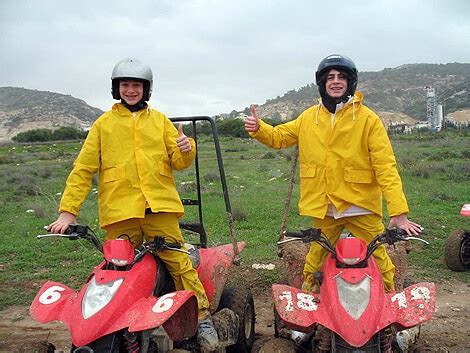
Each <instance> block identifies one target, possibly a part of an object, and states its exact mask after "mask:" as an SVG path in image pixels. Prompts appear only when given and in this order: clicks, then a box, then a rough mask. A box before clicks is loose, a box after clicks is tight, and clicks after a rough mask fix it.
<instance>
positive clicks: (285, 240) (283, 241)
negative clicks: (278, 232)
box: [277, 238, 302, 245]
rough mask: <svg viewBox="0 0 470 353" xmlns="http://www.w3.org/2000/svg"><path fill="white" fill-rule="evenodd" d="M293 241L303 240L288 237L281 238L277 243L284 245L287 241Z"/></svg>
mask: <svg viewBox="0 0 470 353" xmlns="http://www.w3.org/2000/svg"><path fill="white" fill-rule="evenodd" d="M291 241H302V239H301V238H287V239H284V240H279V241H278V242H277V245H282V244H285V243H289V242H291Z"/></svg>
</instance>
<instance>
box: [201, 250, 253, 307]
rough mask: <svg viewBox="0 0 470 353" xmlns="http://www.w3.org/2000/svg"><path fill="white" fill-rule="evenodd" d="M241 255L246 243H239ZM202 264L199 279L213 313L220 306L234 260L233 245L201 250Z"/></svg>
mask: <svg viewBox="0 0 470 353" xmlns="http://www.w3.org/2000/svg"><path fill="white" fill-rule="evenodd" d="M237 246H238V252H239V253H240V252H241V251H242V250H243V249H244V248H245V246H246V242H244V241H242V242H238V243H237ZM199 254H200V263H199V266H198V268H197V272H198V274H199V279H200V280H201V282H202V285H203V286H204V289H205V290H206V295H207V298H208V299H209V302H210V303H211V306H210V309H211V312H214V311H215V310H216V309H217V307H218V306H219V301H220V296H221V295H222V291H223V288H224V286H225V282H226V280H227V276H228V273H229V270H230V268H231V267H232V261H233V258H234V252H233V245H232V244H226V245H220V246H216V247H213V248H206V249H199Z"/></svg>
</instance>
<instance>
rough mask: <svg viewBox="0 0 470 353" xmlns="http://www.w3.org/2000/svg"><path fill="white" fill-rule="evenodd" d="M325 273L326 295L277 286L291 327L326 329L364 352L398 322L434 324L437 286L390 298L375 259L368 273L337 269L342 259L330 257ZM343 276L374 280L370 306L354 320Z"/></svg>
mask: <svg viewBox="0 0 470 353" xmlns="http://www.w3.org/2000/svg"><path fill="white" fill-rule="evenodd" d="M351 239H352V238H351ZM357 240H359V239H357ZM357 249H359V250H360V247H357ZM348 256H349V255H348ZM358 256H359V254H358ZM323 271H324V272H323V284H322V286H321V288H320V294H311V293H306V292H303V291H301V290H299V289H297V288H294V287H290V286H286V285H278V284H276V285H273V300H274V304H275V307H276V311H277V312H278V313H279V315H280V317H281V319H282V321H283V322H284V323H285V324H286V325H287V326H288V327H290V328H292V329H294V330H298V331H301V332H306V333H310V332H312V331H313V329H314V327H315V325H316V324H320V325H323V326H325V327H327V328H329V329H330V330H332V331H334V332H335V333H337V334H339V335H340V336H341V337H342V338H343V339H344V340H346V341H347V342H348V343H349V344H350V345H351V346H354V347H361V346H363V345H364V344H365V343H367V342H368V341H369V340H370V339H371V338H372V337H373V335H374V334H376V333H377V332H379V331H380V330H382V329H384V328H385V327H387V326H389V325H391V324H393V323H397V324H399V325H401V326H402V327H411V326H415V325H417V324H419V323H422V322H425V321H428V320H430V319H431V318H432V316H433V314H434V311H435V286H434V284H433V283H419V284H415V285H413V286H410V287H407V288H406V289H405V290H404V291H403V292H400V293H385V291H384V287H383V282H382V276H381V273H380V271H379V269H378V267H377V265H376V263H375V260H373V258H372V257H371V258H369V259H368V266H367V267H365V268H337V267H336V260H334V259H333V258H332V256H331V254H330V255H329V256H328V257H327V260H326V262H325V264H324V267H323ZM337 277H339V278H340V279H341V280H343V281H344V282H347V283H349V284H358V283H359V282H361V281H362V280H363V279H367V278H368V279H370V280H368V281H366V282H368V283H370V296H369V298H363V302H364V303H366V306H365V309H364V311H363V312H362V314H361V315H360V316H359V317H356V318H353V317H352V316H351V315H350V314H349V313H348V312H347V311H346V309H345V308H344V307H343V305H342V304H341V301H340V298H339V294H338V287H337ZM351 300H354V298H352V299H351ZM353 306H354V303H353Z"/></svg>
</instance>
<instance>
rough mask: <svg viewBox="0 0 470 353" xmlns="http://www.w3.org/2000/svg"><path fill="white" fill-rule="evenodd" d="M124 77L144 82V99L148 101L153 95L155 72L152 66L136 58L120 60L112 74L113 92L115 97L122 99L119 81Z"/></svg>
mask: <svg viewBox="0 0 470 353" xmlns="http://www.w3.org/2000/svg"><path fill="white" fill-rule="evenodd" d="M122 79H129V80H136V81H142V83H143V84H144V95H143V98H142V99H143V100H144V101H148V100H149V99H150V96H151V95H152V86H153V74H152V69H151V68H150V66H148V65H145V64H142V63H141V62H140V61H139V60H137V59H134V58H128V59H123V60H121V61H119V62H118V63H117V64H116V65H115V66H114V69H113V73H112V74H111V93H112V94H113V98H114V99H121V95H120V94H119V81H120V80H122Z"/></svg>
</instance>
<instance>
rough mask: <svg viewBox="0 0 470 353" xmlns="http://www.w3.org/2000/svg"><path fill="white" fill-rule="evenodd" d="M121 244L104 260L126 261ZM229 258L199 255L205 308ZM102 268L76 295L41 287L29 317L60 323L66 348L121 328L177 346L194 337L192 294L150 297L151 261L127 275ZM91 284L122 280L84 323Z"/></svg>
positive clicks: (224, 250)
mask: <svg viewBox="0 0 470 353" xmlns="http://www.w3.org/2000/svg"><path fill="white" fill-rule="evenodd" d="M125 243H128V241H123V240H111V241H108V242H106V243H105V244H104V250H105V251H106V258H108V259H111V258H118V259H125V258H126V256H129V255H130V253H129V247H128V246H126V245H125ZM128 245H130V244H128ZM245 245H246V243H245V242H240V243H238V251H239V252H240V251H242V250H243V248H244V247H245ZM233 257H234V253H233V247H232V245H222V246H218V247H215V248H208V249H200V265H199V267H198V273H199V276H200V278H201V281H202V283H203V285H204V287H205V289H206V291H207V294H208V297H209V301H210V302H211V305H212V304H214V300H216V301H217V303H216V304H215V308H217V306H218V301H219V300H220V295H221V293H222V289H223V287H224V284H225V280H226V279H227V275H228V269H229V268H230V267H231V266H232V260H233ZM105 265H106V262H105V261H103V262H101V264H99V265H98V266H96V267H95V268H94V269H93V272H92V274H91V275H90V276H89V278H88V280H87V283H85V284H84V286H83V287H82V288H81V290H80V291H79V292H75V291H73V290H72V289H70V288H69V287H67V286H65V285H63V284H61V283H57V282H52V281H49V282H47V283H45V284H44V285H43V287H42V288H41V289H40V290H39V292H38V294H37V295H36V297H35V299H34V301H33V303H32V304H31V307H30V314H31V316H32V317H33V318H34V319H35V320H37V321H39V322H49V321H53V320H59V321H62V322H63V323H65V325H66V326H67V327H68V329H69V332H70V335H71V337H72V343H73V344H74V345H75V346H77V347H79V346H83V345H86V344H88V343H90V342H93V341H95V340H97V339H99V338H100V337H103V336H105V335H107V334H110V333H113V332H116V331H119V330H121V329H123V328H128V329H129V331H141V330H146V329H150V328H155V327H158V326H161V325H163V327H164V328H165V331H166V332H167V334H168V335H169V336H170V338H171V339H172V340H181V339H183V338H185V337H190V336H193V335H195V334H196V329H197V313H198V305H197V300H196V297H195V295H194V293H193V292H192V291H187V290H182V291H176V292H172V293H168V294H165V295H163V296H161V297H159V298H156V297H154V296H153V294H152V293H153V288H154V287H155V283H156V278H157V274H158V268H157V262H156V261H155V258H154V257H153V256H152V255H150V254H146V255H145V256H144V257H143V258H142V259H141V260H140V261H139V262H137V263H136V264H134V265H133V267H132V268H131V269H130V270H127V271H115V270H105ZM92 279H94V280H95V281H96V283H97V284H106V283H111V282H113V281H116V280H122V283H121V285H120V286H119V288H118V290H117V292H116V294H115V295H114V297H113V298H112V300H111V301H110V302H109V303H108V304H107V305H105V306H104V307H103V308H102V309H101V310H100V311H98V312H97V313H95V314H94V315H92V316H90V317H89V318H87V319H84V317H83V315H82V301H83V298H84V296H85V294H86V291H87V288H88V286H89V285H90V281H91V280H92Z"/></svg>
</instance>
